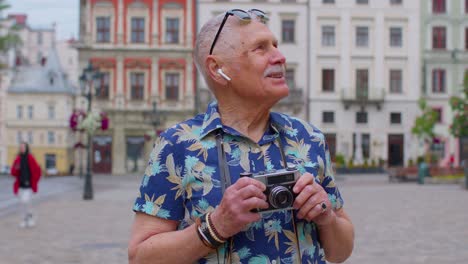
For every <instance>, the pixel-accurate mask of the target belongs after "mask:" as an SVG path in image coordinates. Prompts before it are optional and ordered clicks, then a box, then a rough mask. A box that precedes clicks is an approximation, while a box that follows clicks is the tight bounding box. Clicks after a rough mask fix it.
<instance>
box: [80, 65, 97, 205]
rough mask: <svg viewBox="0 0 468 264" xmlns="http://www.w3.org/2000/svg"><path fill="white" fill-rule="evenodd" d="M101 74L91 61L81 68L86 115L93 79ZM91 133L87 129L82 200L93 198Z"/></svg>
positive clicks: (88, 112) (89, 112)
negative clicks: (86, 105)
mask: <svg viewBox="0 0 468 264" xmlns="http://www.w3.org/2000/svg"><path fill="white" fill-rule="evenodd" d="M101 76H102V74H101V73H100V72H99V69H98V68H96V67H93V65H92V64H91V62H89V63H88V66H87V67H86V68H84V69H83V72H82V74H81V76H80V86H81V94H82V96H84V97H86V99H87V101H88V111H87V113H86V116H87V117H89V116H90V115H91V103H92V99H93V90H94V89H93V88H94V81H97V80H99V79H100V78H101ZM91 136H92V133H91V132H90V131H88V144H87V146H86V147H87V148H88V162H87V164H86V175H85V184H84V191H83V199H84V200H92V199H93V185H92V179H91V163H92V147H91V144H92V140H91Z"/></svg>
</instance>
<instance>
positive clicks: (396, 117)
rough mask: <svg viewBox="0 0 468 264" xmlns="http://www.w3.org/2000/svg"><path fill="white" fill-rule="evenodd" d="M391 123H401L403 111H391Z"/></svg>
mask: <svg viewBox="0 0 468 264" xmlns="http://www.w3.org/2000/svg"><path fill="white" fill-rule="evenodd" d="M390 124H401V113H390Z"/></svg>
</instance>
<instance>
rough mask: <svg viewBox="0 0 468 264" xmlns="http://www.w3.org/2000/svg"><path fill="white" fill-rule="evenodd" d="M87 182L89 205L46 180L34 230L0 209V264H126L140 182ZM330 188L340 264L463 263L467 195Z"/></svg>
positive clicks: (381, 179)
mask: <svg viewBox="0 0 468 264" xmlns="http://www.w3.org/2000/svg"><path fill="white" fill-rule="evenodd" d="M93 180H94V194H95V197H94V200H93V201H83V200H82V189H83V180H82V179H79V178H78V177H68V179H59V178H50V179H49V178H46V179H45V180H44V182H42V184H43V186H44V188H43V189H44V190H43V191H44V192H45V194H43V196H42V198H40V197H36V198H40V199H36V203H35V209H36V212H37V213H38V215H39V219H38V223H37V226H36V227H35V228H31V229H20V228H19V227H18V222H19V214H18V212H17V211H16V210H15V209H14V206H13V208H12V206H11V205H10V206H7V207H4V208H2V207H1V206H0V236H1V239H0V264H49V263H50V264H56V263H57V264H69V263H70V264H73V263H86V264H102V263H104V264H107V263H112V264H114V263H115V264H119V263H128V262H127V242H128V238H129V233H130V226H131V223H132V219H133V213H132V211H131V209H132V204H133V201H134V198H135V195H136V194H137V190H138V186H139V184H140V176H135V175H134V176H109V175H98V176H95V177H94V178H93ZM0 183H4V182H2V181H1V180H0ZM338 184H339V186H340V187H341V191H342V194H343V196H344V198H345V208H346V210H347V211H348V213H349V214H350V215H351V218H352V220H353V222H354V224H355V227H356V241H355V249H354V252H353V255H352V257H351V258H350V259H349V260H348V261H346V262H345V263H346V264H419V263H424V264H445V263H451V264H454V263H456V264H465V263H468V209H467V208H468V207H467V204H468V191H466V190H463V189H462V188H461V187H460V186H458V185H423V186H420V185H417V184H415V183H403V184H389V183H388V182H387V178H386V177H385V176H383V175H372V176H344V177H339V181H338ZM47 186H48V187H47ZM54 186H55V187H54ZM54 188H65V190H66V191H62V192H61V191H58V190H55V192H53V191H54V190H53V189H54ZM3 190H4V186H0V191H3ZM8 191H9V192H10V193H9V195H11V189H8ZM0 197H6V196H5V194H4V193H0ZM5 208H6V209H5ZM5 210H8V212H7V213H4V214H3V215H2V211H3V212H4V211H5Z"/></svg>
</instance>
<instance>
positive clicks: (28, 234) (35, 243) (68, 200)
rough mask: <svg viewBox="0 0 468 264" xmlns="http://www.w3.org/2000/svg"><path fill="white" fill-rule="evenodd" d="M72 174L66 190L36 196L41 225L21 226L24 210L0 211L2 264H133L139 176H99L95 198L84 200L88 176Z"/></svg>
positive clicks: (37, 212) (0, 262)
mask: <svg viewBox="0 0 468 264" xmlns="http://www.w3.org/2000/svg"><path fill="white" fill-rule="evenodd" d="M69 178H70V181H69V183H68V185H67V186H66V188H67V189H68V191H67V192H58V193H56V194H55V195H50V196H48V197H43V198H41V199H36V203H35V204H34V208H35V213H36V214H37V215H38V219H37V226H36V227H34V228H28V229H21V228H19V226H18V223H19V220H20V215H19V212H12V213H11V214H10V215H6V216H5V215H4V216H0V235H1V239H0V264H59V263H60V264H62V263H63V264H65V263H66V264H68V263H70V264H72V263H87V264H88V263H89V264H93V263H95V264H98V263H99V264H101V263H115V264H118V263H128V261H127V242H128V238H129V234H130V226H131V223H132V220H133V213H132V206H133V201H134V198H135V197H136V194H137V190H138V186H139V184H140V179H139V176H125V177H124V176H110V175H98V176H95V177H94V178H93V183H94V184H93V186H94V200H92V201H84V200H83V199H82V195H83V180H82V179H79V178H78V177H69ZM57 180H58V179H53V178H51V179H48V178H45V179H44V181H43V182H42V183H41V184H42V185H44V184H45V182H48V181H57ZM9 191H10V195H11V190H9ZM39 192H41V190H39ZM35 198H39V197H35ZM10 210H11V209H10Z"/></svg>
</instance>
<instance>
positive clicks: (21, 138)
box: [16, 131, 23, 145]
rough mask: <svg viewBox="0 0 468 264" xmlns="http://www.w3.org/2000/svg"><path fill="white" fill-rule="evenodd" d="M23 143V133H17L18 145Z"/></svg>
mask: <svg viewBox="0 0 468 264" xmlns="http://www.w3.org/2000/svg"><path fill="white" fill-rule="evenodd" d="M21 142H23V134H22V133H21V131H18V132H16V143H18V145H19V144H21Z"/></svg>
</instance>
